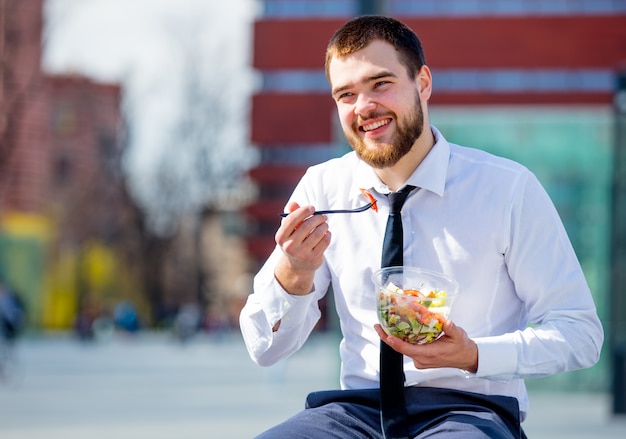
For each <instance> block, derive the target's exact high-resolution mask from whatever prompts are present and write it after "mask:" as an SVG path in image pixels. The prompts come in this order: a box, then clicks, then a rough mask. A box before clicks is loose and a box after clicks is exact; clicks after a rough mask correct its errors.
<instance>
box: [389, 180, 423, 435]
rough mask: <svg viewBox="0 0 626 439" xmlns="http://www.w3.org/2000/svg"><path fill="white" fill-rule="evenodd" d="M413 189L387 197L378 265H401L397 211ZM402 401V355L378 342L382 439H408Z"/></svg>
mask: <svg viewBox="0 0 626 439" xmlns="http://www.w3.org/2000/svg"><path fill="white" fill-rule="evenodd" d="M413 189H415V187H413V186H405V187H404V188H402V189H401V190H399V191H398V192H392V193H390V194H389V195H387V197H388V199H389V206H390V208H389V218H388V219H387V228H386V229H385V239H384V241H383V256H382V262H381V266H382V267H383V268H384V267H396V266H400V265H402V264H403V254H402V253H403V234H402V216H401V213H400V211H401V210H402V206H403V205H404V202H405V201H406V198H407V197H408V195H409V192H411V191H412V190H413ZM406 417H407V413H406V401H405V397H404V367H403V358H402V354H400V353H399V352H396V351H394V350H393V349H391V348H390V347H389V346H388V345H387V344H386V343H385V342H383V341H381V342H380V422H381V427H382V430H383V437H385V438H386V439H392V438H393V439H400V438H408V431H407V420H406Z"/></svg>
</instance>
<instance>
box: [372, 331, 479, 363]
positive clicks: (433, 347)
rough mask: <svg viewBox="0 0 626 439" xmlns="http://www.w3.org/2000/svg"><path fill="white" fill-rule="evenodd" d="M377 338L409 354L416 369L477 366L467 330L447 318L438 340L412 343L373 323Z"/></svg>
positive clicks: (475, 349) (476, 359)
mask: <svg viewBox="0 0 626 439" xmlns="http://www.w3.org/2000/svg"><path fill="white" fill-rule="evenodd" d="M374 329H376V332H377V333H378V335H379V336H380V338H381V339H382V340H383V341H384V342H385V343H387V344H388V345H389V346H391V347H392V348H393V349H394V350H395V351H398V352H400V353H401V354H403V355H406V356H407V357H411V359H412V360H413V363H414V364H415V367H416V368H418V369H431V368H435V367H456V368H457V369H462V370H465V371H467V372H472V373H475V372H476V371H477V370H478V347H477V346H476V343H474V341H473V340H472V339H471V338H469V337H468V336H467V333H466V332H465V331H464V330H463V328H460V327H458V326H456V325H455V324H454V323H452V321H451V320H448V321H446V322H445V323H444V325H443V331H444V334H443V335H442V336H441V337H440V338H439V339H437V340H435V341H433V342H431V343H426V344H411V343H407V342H405V341H402V340H400V339H399V338H398V337H394V336H389V335H387V334H386V333H385V331H383V328H382V327H381V326H380V325H379V324H376V325H375V326H374Z"/></svg>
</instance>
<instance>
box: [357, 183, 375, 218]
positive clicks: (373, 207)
mask: <svg viewBox="0 0 626 439" xmlns="http://www.w3.org/2000/svg"><path fill="white" fill-rule="evenodd" d="M359 190H360V191H361V194H363V196H364V197H365V198H366V199H367V201H369V202H370V203H372V207H371V209H372V210H373V211H374V212H378V206H377V205H376V198H374V196H373V195H372V194H370V193H369V192H368V191H367V190H365V189H363V188H359Z"/></svg>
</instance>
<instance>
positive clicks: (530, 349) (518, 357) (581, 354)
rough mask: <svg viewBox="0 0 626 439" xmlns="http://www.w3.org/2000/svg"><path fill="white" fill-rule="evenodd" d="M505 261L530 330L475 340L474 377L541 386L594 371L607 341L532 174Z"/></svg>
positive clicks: (515, 212)
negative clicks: (553, 378)
mask: <svg viewBox="0 0 626 439" xmlns="http://www.w3.org/2000/svg"><path fill="white" fill-rule="evenodd" d="M504 227H505V230H506V233H505V234H504V236H506V237H507V239H508V243H507V246H506V247H507V248H506V253H505V260H506V264H507V269H508V272H509V276H510V277H511V279H512V280H513V282H514V284H515V290H516V292H517V294H518V296H519V297H520V299H521V300H522V302H523V303H524V312H525V313H526V314H527V317H528V321H529V325H528V326H527V327H526V328H522V329H520V330H518V331H515V332H512V333H508V334H503V335H498V336H492V337H482V338H475V339H474V341H475V342H476V344H477V346H478V356H479V360H478V361H479V365H478V371H477V373H476V376H478V377H483V378H491V379H495V380H509V379H515V378H537V377H544V376H548V375H553V374H556V373H562V372H567V371H571V370H576V369H582V368H586V367H591V366H592V365H594V364H595V363H596V362H597V361H598V359H599V356H600V350H601V347H602V343H603V339H604V334H603V330H602V325H601V323H600V320H599V318H598V315H597V312H596V308H595V305H594V302H593V298H592V295H591V292H590V290H589V287H588V285H587V282H586V280H585V276H584V274H583V271H582V268H581V266H580V264H579V262H578V259H577V257H576V254H575V252H574V250H573V248H572V245H571V243H570V240H569V238H568V236H567V233H566V231H565V229H564V227H563V224H562V222H561V219H560V217H559V215H558V213H557V211H556V209H555V208H554V205H553V204H552V201H551V200H550V198H549V197H548V195H547V193H546V192H545V190H544V189H543V187H542V186H541V184H540V183H539V182H538V181H537V179H536V177H535V176H534V175H533V174H532V173H530V172H528V173H526V174H525V175H524V178H522V181H521V184H520V185H519V187H518V190H517V191H516V194H515V196H514V197H513V200H512V201H511V206H510V209H509V218H508V219H507V224H506V225H505V226H504Z"/></svg>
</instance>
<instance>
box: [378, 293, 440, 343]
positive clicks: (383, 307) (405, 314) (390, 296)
mask: <svg viewBox="0 0 626 439" xmlns="http://www.w3.org/2000/svg"><path fill="white" fill-rule="evenodd" d="M447 296H448V295H447V293H446V292H445V291H439V290H437V291H435V290H430V291H429V292H428V293H427V294H424V293H423V292H422V291H420V290H416V289H406V290H403V289H401V288H398V287H397V286H395V285H394V284H393V283H389V284H388V285H387V286H386V287H385V288H384V289H383V290H382V291H380V292H379V294H378V319H379V321H380V323H381V325H382V327H383V329H384V330H385V332H386V333H387V334H388V335H393V336H395V337H398V338H400V339H402V340H404V341H406V342H408V343H413V344H423V343H430V342H432V341H434V340H436V339H437V338H438V337H439V336H440V335H441V331H442V330H443V324H444V322H445V321H446V319H447V317H448V315H449V313H450V307H449V306H447V304H446V302H447V300H448V297H447Z"/></svg>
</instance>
